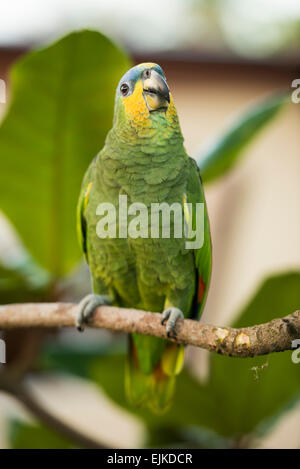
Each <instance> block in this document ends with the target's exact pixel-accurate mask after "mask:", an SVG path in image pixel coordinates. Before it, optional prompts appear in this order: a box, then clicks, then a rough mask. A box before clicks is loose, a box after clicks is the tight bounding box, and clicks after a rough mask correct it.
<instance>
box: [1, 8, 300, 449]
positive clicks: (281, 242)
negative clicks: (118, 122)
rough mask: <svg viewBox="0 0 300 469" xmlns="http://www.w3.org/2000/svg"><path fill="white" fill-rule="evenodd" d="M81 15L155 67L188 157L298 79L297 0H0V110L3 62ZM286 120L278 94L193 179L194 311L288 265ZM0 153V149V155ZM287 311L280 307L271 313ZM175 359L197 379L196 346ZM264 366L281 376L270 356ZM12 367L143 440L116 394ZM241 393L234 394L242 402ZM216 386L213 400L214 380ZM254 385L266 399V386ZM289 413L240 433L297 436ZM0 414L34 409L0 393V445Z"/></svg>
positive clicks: (296, 188)
mask: <svg viewBox="0 0 300 469" xmlns="http://www.w3.org/2000/svg"><path fill="white" fill-rule="evenodd" d="M82 28H89V29H93V30H96V31H101V32H102V33H103V34H105V35H107V36H108V37H109V38H110V39H112V40H113V41H114V42H116V43H117V44H118V45H119V47H121V49H123V50H125V51H126V52H127V54H128V55H129V56H130V57H131V58H132V61H133V62H134V63H139V62H146V61H151V62H157V63H159V64H160V65H161V66H162V67H163V69H164V71H165V74H166V77H167V80H168V84H169V86H170V89H171V91H172V94H173V96H174V99H175V104H176V107H177V110H178V114H179V118H180V122H181V126H182V131H183V135H184V137H185V145H186V149H187V151H188V153H189V154H190V155H191V156H197V155H199V154H201V152H204V153H205V151H206V148H208V147H209V143H208V142H211V141H214V139H215V138H216V135H219V134H220V135H221V134H222V132H224V131H226V129H228V128H230V125H231V123H232V122H235V120H236V119H238V118H239V117H238V116H239V115H241V113H242V114H243V112H244V111H246V110H247V109H248V108H250V107H251V106H253V105H254V103H255V102H257V101H259V100H260V99H264V97H265V96H266V95H270V94H272V93H274V92H277V91H281V90H288V91H289V90H290V92H291V91H292V88H291V83H292V80H294V79H295V78H300V3H299V2H298V1H297V0H243V2H241V1H238V0H172V1H171V0H165V1H164V2H162V1H159V0H151V2H150V4H149V2H147V4H145V2H140V1H137V0H130V1H128V2H121V1H119V0H109V1H108V0H101V1H97V0H85V1H83V0H72V1H71V0H44V1H43V2H38V1H37V0H23V1H17V0H10V1H9V2H5V3H3V4H2V5H1V15H0V78H2V79H4V80H5V81H6V83H7V91H8V97H7V103H6V104H0V116H1V115H2V116H3V115H4V113H5V111H6V109H7V106H8V104H9V101H10V79H9V72H10V69H11V66H12V64H13V63H14V62H15V61H16V60H17V59H19V58H21V57H22V56H23V55H24V54H26V53H27V52H28V51H29V50H30V49H32V48H36V47H38V48H40V47H43V46H45V45H47V44H50V43H51V42H53V41H54V40H56V39H58V38H60V37H62V36H64V35H65V34H67V33H69V32H71V31H74V30H80V29H82ZM111 106H113V102H111ZM299 126H300V114H299V107H298V105H296V104H292V103H290V104H288V105H287V106H284V108H283V109H282V110H281V111H280V113H279V114H278V116H277V115H276V117H275V118H274V119H273V120H272V122H270V123H269V124H268V126H267V127H266V129H264V131H263V132H262V133H259V134H258V136H257V138H255V139H253V142H252V143H251V145H250V146H249V147H248V146H247V148H246V149H245V151H244V152H243V158H242V159H241V161H239V164H237V165H236V166H235V167H234V168H233V169H232V170H231V171H230V172H228V173H227V174H226V175H225V176H224V177H222V178H219V179H218V180H217V181H216V182H214V184H208V185H207V187H206V188H205V193H206V198H207V203H208V210H209V214H210V220H211V230H212V239H213V248H214V251H213V276H212V282H211V288H210V292H209V297H208V302H207V306H206V308H205V312H204V315H203V321H205V322H209V323H214V324H220V325H226V324H230V322H231V321H233V320H234V319H235V317H236V315H237V313H238V312H239V311H241V309H242V308H243V307H244V306H245V305H246V304H247V301H248V299H249V298H251V296H253V295H254V293H255V291H256V290H257V288H258V287H259V286H260V285H261V283H262V282H263V281H264V279H266V278H267V277H269V276H270V275H273V274H274V273H276V274H280V273H284V272H295V271H297V270H298V271H299V266H300V243H299V239H300V215H299V214H300V185H299V176H300V157H299V155H300V139H299ZM0 139H1V133H0ZM99 149H100V148H99ZM4 157H5V155H4V153H3V152H2V153H0V159H1V160H2V158H4ZM19 170H20V169H19V168H16V171H19ZM82 175H83V173H82ZM0 208H1V200H0ZM7 215H8V216H7ZM8 218H9V214H6V216H4V215H3V216H1V219H0V257H1V258H2V260H3V262H4V263H5V262H8V261H9V262H12V263H13V262H15V263H17V262H18V259H21V258H22V256H24V247H23V246H22V243H21V242H20V238H19V236H18V235H17V234H16V231H15V229H14V228H13V226H12V225H11V224H10V222H9V220H8ZM72 275H73V277H74V278H75V282H77V283H76V288H73V290H72V293H70V292H69V291H68V292H67V293H66V295H65V298H66V299H72V300H73V299H78V298H80V297H81V294H83V293H84V292H85V291H86V290H87V289H88V288H89V286H88V285H89V283H88V275H87V272H86V269H85V273H84V274H82V273H81V274H80V276H78V274H72ZM66 282H67V281H66ZM299 290H300V289H299ZM13 300H14V298H12V300H11V301H13ZM298 309H299V307H298ZM290 312H292V311H286V310H283V311H282V315H285V314H288V313H290ZM100 339H101V343H102V344H110V343H111V342H112V341H114V340H116V341H117V342H118V343H119V341H120V342H121V343H123V342H122V340H123V339H122V338H119V336H118V337H117V338H116V337H114V336H113V338H112V336H111V334H109V333H104V332H95V331H86V332H85V333H84V334H82V335H79V334H77V333H76V332H75V331H64V332H61V333H60V334H59V335H58V336H57V335H56V339H55V340H56V341H57V342H58V344H59V345H60V346H61V344H62V345H63V346H67V345H68V344H72V346H73V345H74V344H76V343H78V348H82V347H85V346H86V347H88V346H89V345H90V344H96V345H97V344H98V343H99V341H100ZM47 343H48V339H47ZM85 344H86V345H85ZM50 345H51V344H50ZM120 347H121V345H120ZM0 366H1V367H5V366H6V365H0ZM293 366H294V367H296V365H293ZM188 367H189V369H190V372H191V373H192V374H193V376H194V377H196V378H197V379H198V380H199V381H201V380H205V378H206V377H207V374H208V368H209V366H208V354H206V353H205V352H203V351H200V350H196V349H193V348H189V352H188ZM298 367H299V369H298V374H300V365H298ZM224 372H225V371H224ZM277 378H278V380H285V376H284V368H283V375H280V376H277ZM224 379H225V380H226V376H225V377H224ZM228 379H229V378H228ZM26 380H27V381H28V382H29V385H30V386H31V388H32V390H33V392H34V393H35V395H36V396H37V397H38V399H40V401H41V402H42V403H43V405H45V406H46V407H47V408H49V409H50V410H51V411H52V412H54V413H55V414H57V415H58V416H59V417H60V418H62V419H64V420H65V421H67V422H68V423H70V424H72V425H74V426H76V427H77V428H80V429H81V430H82V431H85V432H86V433H87V434H89V435H92V436H94V438H96V439H97V438H98V439H99V441H101V442H102V443H103V444H104V445H108V446H113V447H120V448H126V447H137V446H143V445H145V438H146V437H145V435H146V429H145V423H144V422H143V419H141V418H140V417H139V416H138V415H136V414H133V413H131V412H130V411H129V410H128V409H125V408H124V407H123V406H120V405H118V403H116V402H115V400H112V399H111V398H110V396H109V393H108V392H104V391H103V390H101V389H99V387H98V386H96V385H95V383H91V382H90V381H88V380H85V379H83V378H82V377H78V376H75V375H74V376H72V375H68V376H66V375H65V374H64V373H61V370H60V373H59V374H58V373H56V372H55V373H54V372H53V370H52V371H51V372H49V373H42V374H38V373H37V374H35V373H30V374H29V375H28V376H27V377H26ZM275 385H276V384H275ZM298 391H300V387H299V389H298ZM245 393H246V394H245V395H244V397H243V400H244V401H247V391H245ZM220 396H221V397H220V402H219V405H220V406H222V392H220ZM268 398H269V399H270V400H272V395H270V396H269V397H268ZM294 400H295V399H294ZM224 405H226V404H225V400H224ZM249 412H251V408H249ZM245 418H247V415H246V417H245ZM299 418H300V408H299V405H298V406H297V405H295V406H293V408H292V409H291V410H289V411H286V412H285V413H284V414H283V413H282V417H281V418H280V419H279V420H276V422H274V425H273V426H272V428H270V431H268V432H267V433H265V434H264V435H263V436H261V437H257V438H255V439H254V440H251V444H250V446H252V447H263V448H297V447H299V446H300V426H299ZM12 420H13V421H17V422H20V421H21V422H24V421H25V422H33V421H34V420H33V417H32V415H30V413H28V412H26V411H24V409H23V407H22V406H21V405H20V404H19V403H18V402H16V400H15V399H13V398H12V397H9V396H8V395H7V394H5V393H1V394H0V446H1V447H3V448H5V447H8V446H9V445H11V441H10V437H9V435H10V433H9V431H8V430H7V429H8V425H9V424H8V422H9V421H12ZM186 425H187V426H189V421H188V417H187V422H186ZM33 439H34V438H33ZM175 440H176V438H175ZM186 440H187V441H189V439H188V438H187V439H186ZM175 442H176V441H175ZM32 444H33V445H34V442H33V443H32ZM224 444H225V443H224ZM158 445H159V442H158ZM220 445H221V446H222V443H220ZM208 446H209V444H208ZM33 447H35V446H33Z"/></svg>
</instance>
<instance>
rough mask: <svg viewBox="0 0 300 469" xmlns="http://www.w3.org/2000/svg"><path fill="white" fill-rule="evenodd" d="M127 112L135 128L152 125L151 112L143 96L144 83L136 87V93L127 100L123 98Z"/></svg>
mask: <svg viewBox="0 0 300 469" xmlns="http://www.w3.org/2000/svg"><path fill="white" fill-rule="evenodd" d="M123 103H124V107H125V112H126V115H127V116H128V118H129V119H130V121H131V122H132V124H133V125H134V126H135V127H142V126H145V125H150V120H149V114H150V113H149V110H148V108H147V106H146V103H145V100H144V96H143V84H142V81H141V80H140V81H138V82H137V83H136V85H135V89H134V92H133V93H132V94H131V95H130V96H128V97H127V98H123Z"/></svg>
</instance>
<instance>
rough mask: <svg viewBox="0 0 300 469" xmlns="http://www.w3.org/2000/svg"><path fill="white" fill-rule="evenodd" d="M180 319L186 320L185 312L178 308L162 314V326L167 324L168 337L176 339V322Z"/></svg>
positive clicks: (166, 310)
mask: <svg viewBox="0 0 300 469" xmlns="http://www.w3.org/2000/svg"><path fill="white" fill-rule="evenodd" d="M179 318H184V316H183V312H182V311H180V309H178V308H173V307H171V308H168V309H165V311H163V313H162V320H161V324H162V325H163V324H164V323H165V322H167V325H166V330H167V336H168V337H176V322H177V320H178V319H179Z"/></svg>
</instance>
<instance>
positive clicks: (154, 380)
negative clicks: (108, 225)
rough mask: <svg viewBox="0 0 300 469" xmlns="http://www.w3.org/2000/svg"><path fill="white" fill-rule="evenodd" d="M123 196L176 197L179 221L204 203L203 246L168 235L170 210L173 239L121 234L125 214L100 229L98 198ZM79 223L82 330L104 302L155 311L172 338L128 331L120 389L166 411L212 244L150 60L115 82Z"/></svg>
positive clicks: (111, 200) (191, 163) (145, 199)
mask: <svg viewBox="0 0 300 469" xmlns="http://www.w3.org/2000/svg"><path fill="white" fill-rule="evenodd" d="M120 195H122V196H126V198H127V199H126V200H127V202H128V203H129V204H143V206H144V207H147V208H149V209H151V206H152V204H158V205H159V204H168V206H172V204H174V203H175V204H177V206H179V207H180V210H181V212H182V217H183V218H182V219H183V223H184V225H185V226H187V223H188V222H189V220H191V218H192V219H194V218H195V217H194V218H193V215H195V210H196V207H197V204H202V206H203V207H204V215H203V220H204V223H203V242H202V245H201V246H200V247H198V248H195V249H187V247H186V244H185V237H184V236H181V237H176V236H175V235H174V230H175V219H174V216H173V218H171V217H170V226H171V228H170V236H169V237H168V236H165V237H163V236H161V231H159V236H155V237H151V236H145V233H144V235H141V236H131V237H130V236H128V235H127V236H124V235H122V236H121V235H120V231H121V229H120V224H121V220H117V221H116V225H115V228H116V231H117V232H118V233H119V236H118V235H116V236H102V235H101V236H99V233H98V234H97V226H98V220H99V217H98V215H97V214H98V213H99V211H97V210H98V207H99V204H103V203H104V204H109V207H111V205H112V206H113V207H115V208H116V211H117V210H118V208H119V204H120ZM186 207H188V209H187V208H186ZM101 213H102V212H101ZM129 219H132V216H131V218H130V216H129ZM129 219H128V220H129ZM128 220H127V223H129V221H128ZM193 226H194V225H193ZM77 229H78V237H79V242H80V245H81V248H82V250H83V253H84V255H85V258H86V261H87V263H88V265H89V269H90V273H91V280H92V291H93V293H91V294H89V295H87V296H85V297H84V298H83V299H82V300H81V301H80V302H79V304H78V310H77V320H76V321H77V322H76V325H77V328H78V329H79V330H81V331H82V330H83V329H84V327H85V326H86V325H87V324H88V321H89V319H90V317H91V316H92V314H93V312H94V310H95V309H96V308H97V307H98V306H101V305H113V306H117V307H125V308H136V309H140V310H145V311H149V312H156V313H161V315H162V316H161V323H162V324H163V325H165V327H166V336H167V338H173V339H175V341H174V340H168V339H167V338H166V339H162V338H158V337H153V336H147V335H142V334H131V335H129V340H128V354H127V359H126V363H125V393H126V395H127V398H128V400H129V402H130V403H131V405H133V406H136V407H147V408H148V409H150V411H152V412H154V413H156V414H160V413H163V412H166V411H167V410H168V409H169V408H170V405H171V403H172V398H173V395H174V390H175V381H176V376H177V375H178V374H179V373H180V371H181V370H182V368H183V364H184V345H180V344H177V343H176V322H177V320H178V319H179V318H192V319H197V318H199V317H200V315H201V312H202V310H203V307H204V304H205V302H206V297H207V292H208V287H209V282H210V276H211V264H212V248H211V236H210V226H209V218H208V212H207V205H206V201H205V196H204V192H203V186H202V181H201V176H200V172H199V169H198V166H197V164H196V161H195V160H194V159H193V158H191V157H189V156H188V154H187V152H186V150H185V147H184V139H183V135H182V132H181V128H180V124H179V118H178V115H177V111H176V107H175V104H174V99H173V96H172V94H171V92H170V89H169V86H168V84H167V80H166V77H165V74H164V72H163V70H162V68H161V67H160V66H159V65H157V64H155V63H142V64H140V65H136V66H134V67H133V68H131V69H130V70H129V71H128V72H127V73H126V74H125V75H124V76H123V77H122V78H121V80H120V82H119V84H118V86H117V90H116V95H115V105H114V117H113V124H112V128H111V130H110V131H109V132H108V134H107V136H106V140H105V144H104V147H103V149H102V150H101V151H100V152H99V153H98V155H97V156H96V157H95V158H94V159H93V160H92V162H91V164H90V166H89V168H88V169H87V171H86V173H85V176H84V178H83V182H82V187H81V191H80V196H79V201H78V206H77ZM172 234H173V235H174V236H172Z"/></svg>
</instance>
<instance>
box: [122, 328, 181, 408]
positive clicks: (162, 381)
mask: <svg viewBox="0 0 300 469" xmlns="http://www.w3.org/2000/svg"><path fill="white" fill-rule="evenodd" d="M183 361H184V347H183V346H182V345H180V346H179V345H177V344H173V343H170V342H166V344H165V347H164V350H163V352H162V354H161V357H160V358H159V360H158V362H157V363H156V364H155V366H154V367H153V368H152V369H151V370H149V373H145V372H143V371H142V369H141V366H140V364H139V357H138V352H137V348H136V345H135V341H134V340H133V339H132V337H131V336H130V339H129V353H128V358H127V362H126V373H125V390H126V395H127V398H128V400H129V402H130V403H131V404H132V405H134V406H137V407H141V406H147V407H149V409H151V410H152V411H153V412H154V413H156V414H161V413H163V412H166V411H167V410H168V409H169V407H170V404H171V402H172V398H173V395H174V390H175V381H176V375H177V374H178V373H180V371H181V369H182V366H183Z"/></svg>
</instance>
